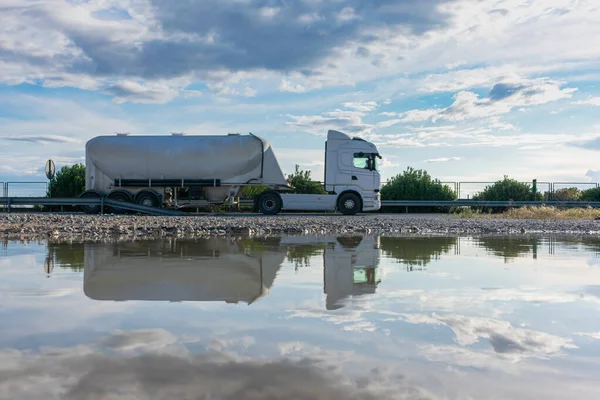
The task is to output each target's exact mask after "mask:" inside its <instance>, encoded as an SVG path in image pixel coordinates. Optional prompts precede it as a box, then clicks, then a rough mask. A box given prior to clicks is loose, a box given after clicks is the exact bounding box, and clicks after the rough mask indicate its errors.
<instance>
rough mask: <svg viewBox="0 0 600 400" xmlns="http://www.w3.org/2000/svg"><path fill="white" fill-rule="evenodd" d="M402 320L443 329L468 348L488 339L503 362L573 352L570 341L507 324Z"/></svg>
mask: <svg viewBox="0 0 600 400" xmlns="http://www.w3.org/2000/svg"><path fill="white" fill-rule="evenodd" d="M401 319H402V320H404V321H406V322H409V323H412V324H433V325H445V326H447V327H448V328H450V329H451V330H452V331H453V332H454V335H455V339H456V342H457V343H458V344H460V345H462V346H469V345H473V344H475V343H477V342H479V340H480V339H487V340H488V341H489V343H490V345H491V346H492V348H493V349H494V352H495V353H496V354H497V355H498V356H500V357H503V358H506V359H510V360H513V361H518V360H520V359H521V358H523V357H531V356H537V357H547V356H551V355H557V354H560V352H561V351H562V350H563V349H575V348H577V346H575V345H574V344H572V342H571V340H570V339H565V338H562V337H560V336H555V335H551V334H548V333H544V332H539V331H534V330H531V329H524V328H517V327H514V326H512V325H511V324H510V323H509V322H507V321H500V320H495V319H490V318H478V317H469V316H464V315H436V314H433V315H432V316H428V315H423V314H403V315H401Z"/></svg>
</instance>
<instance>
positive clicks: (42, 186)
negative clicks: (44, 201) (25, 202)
mask: <svg viewBox="0 0 600 400" xmlns="http://www.w3.org/2000/svg"><path fill="white" fill-rule="evenodd" d="M47 191H48V182H35V181H34V182H26V181H19V182H3V185H2V196H3V197H41V196H45V195H46V193H47Z"/></svg>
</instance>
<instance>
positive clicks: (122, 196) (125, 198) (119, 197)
mask: <svg viewBox="0 0 600 400" xmlns="http://www.w3.org/2000/svg"><path fill="white" fill-rule="evenodd" d="M107 198H108V199H109V200H114V201H122V202H123V203H131V195H130V194H129V193H127V192H125V191H122V190H118V191H115V192H112V193H110V194H109V195H108V196H107ZM109 210H110V212H112V213H113V214H126V213H127V210H123V209H121V208H116V207H115V208H113V207H109Z"/></svg>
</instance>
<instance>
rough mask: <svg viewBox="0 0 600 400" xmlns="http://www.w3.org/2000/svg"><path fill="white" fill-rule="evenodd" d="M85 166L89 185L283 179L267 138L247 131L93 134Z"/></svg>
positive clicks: (278, 181)
mask: <svg viewBox="0 0 600 400" xmlns="http://www.w3.org/2000/svg"><path fill="white" fill-rule="evenodd" d="M261 163H264V164H263V165H262V172H263V177H262V180H261ZM86 172H87V173H86V175H87V177H86V189H88V190H89V189H97V190H109V189H110V186H111V185H112V184H113V182H114V180H115V179H118V178H122V179H220V180H221V184H222V185H238V184H246V183H248V182H249V181H251V183H261V182H262V183H263V184H267V185H287V182H286V180H285V176H284V174H283V172H282V171H281V168H280V166H279V163H278V161H277V159H276V157H275V154H274V153H273V150H272V148H271V145H270V143H269V142H268V141H266V140H265V139H262V138H258V137H256V136H251V135H225V136H185V135H183V136H180V135H172V136H129V135H127V136H125V135H117V136H98V137H95V138H93V139H91V140H90V141H88V143H87V144H86Z"/></svg>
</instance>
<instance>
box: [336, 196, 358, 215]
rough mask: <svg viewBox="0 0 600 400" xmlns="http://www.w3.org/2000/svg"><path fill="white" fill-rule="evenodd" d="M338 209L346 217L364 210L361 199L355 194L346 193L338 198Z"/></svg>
mask: <svg viewBox="0 0 600 400" xmlns="http://www.w3.org/2000/svg"><path fill="white" fill-rule="evenodd" d="M338 209H339V210H340V212H341V213H342V214H344V215H356V214H357V213H359V212H360V211H361V210H362V206H361V203H360V197H358V196H357V195H355V194H354V193H344V194H343V195H341V196H340V197H339V198H338Z"/></svg>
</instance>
